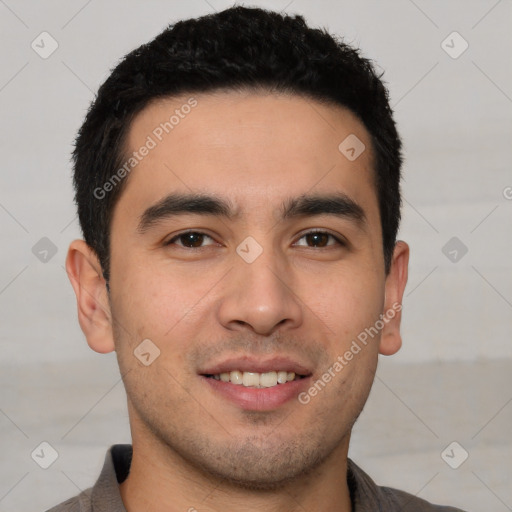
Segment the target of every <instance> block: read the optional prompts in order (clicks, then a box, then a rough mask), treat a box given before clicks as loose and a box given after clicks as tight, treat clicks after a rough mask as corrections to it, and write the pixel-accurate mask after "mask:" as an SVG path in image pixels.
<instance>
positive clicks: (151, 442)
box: [120, 432, 351, 512]
mask: <svg viewBox="0 0 512 512" xmlns="http://www.w3.org/2000/svg"><path fill="white" fill-rule="evenodd" d="M133 434H134V433H133V432H132V435H133ZM347 452H348V439H346V440H344V441H343V443H341V444H340V446H339V447H338V448H337V449H336V450H335V451H334V452H333V453H332V454H331V455H330V456H329V458H328V459H327V460H325V461H324V462H323V463H322V464H321V465H319V466H318V467H317V468H316V469H315V470H314V471H313V472H311V473H310V474H308V475H304V476H301V477H297V478H296V479H294V480H293V481H289V482H287V483H284V484H282V485H281V486H278V487H276V488H274V489H271V490H269V489H264V490H261V489H247V488H242V487H240V486H238V485H236V484H233V483H231V482H229V481H227V480H225V479H224V480H223V479H221V478H217V477H215V476H212V475H209V474H206V473H204V472H202V471H201V470H200V469H198V468H194V467H192V466H191V465H190V464H189V463H188V462H187V461H185V460H184V459H183V458H181V457H180V456H179V455H178V454H177V453H175V452H174V451H173V450H172V449H171V448H169V447H168V446H167V445H162V444H160V443H158V442H157V441H156V440H155V439H150V438H148V437H141V436H136V435H133V457H132V463H131V467H130V473H129V476H128V478H127V479H126V480H125V481H124V482H123V483H122V484H120V492H121V497H122V500H123V503H124V505H125V508H126V510H127V512H135V511H137V510H151V511H153V512H164V511H165V512H171V511H188V512H197V511H199V510H200V511H201V512H203V511H205V512H206V511H207V512H217V511H223V512H226V511H231V510H233V511H235V510H236V511H237V512H240V511H244V512H252V511H261V510H265V511H268V512H278V511H279V512H295V511H297V512H299V511H301V512H303V511H304V510H315V511H318V512H324V511H325V512H327V511H331V512H332V511H339V512H350V511H351V502H350V492H349V488H348V485H347V478H346V477H347Z"/></svg>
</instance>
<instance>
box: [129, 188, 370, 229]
mask: <svg viewBox="0 0 512 512" xmlns="http://www.w3.org/2000/svg"><path fill="white" fill-rule="evenodd" d="M280 212H281V218H280V220H289V219H292V218H299V217H311V216H320V215H334V216H336V217H339V218H342V219H345V220H349V221H352V222H355V223H356V224H358V226H359V227H361V228H364V227H365V225H366V224H367V217H366V214H365V212H364V209H363V208H362V207H361V206H360V205H359V204H358V203H356V202H355V201H354V200H353V199H351V198H350V197H348V196H347V195H346V194H343V193H332V194H314V195H302V196H299V197H294V198H289V199H287V200H285V202H284V203H283V204H282V205H281V210H280ZM187 214H195V215H207V216H216V217H222V218H225V219H227V220H233V219H235V218H238V217H239V216H240V211H239V210H237V209H236V208H235V207H234V206H233V204H232V203H231V202H230V201H228V200H226V199H223V198H220V197H216V196H211V195H205V194H178V193H174V194H169V195H168V196H166V197H164V198H163V199H162V200H160V201H159V202H158V203H156V204H154V205H152V206H150V207H149V208H147V209H146V210H145V211H144V213H143V214H142V215H141V216H140V221H139V225H138V228H137V230H138V231H139V233H144V232H146V231H148V230H149V229H150V228H151V227H153V226H154V225H156V224H158V223H159V222H161V221H163V220H166V219H169V218H172V217H175V216H178V215H187Z"/></svg>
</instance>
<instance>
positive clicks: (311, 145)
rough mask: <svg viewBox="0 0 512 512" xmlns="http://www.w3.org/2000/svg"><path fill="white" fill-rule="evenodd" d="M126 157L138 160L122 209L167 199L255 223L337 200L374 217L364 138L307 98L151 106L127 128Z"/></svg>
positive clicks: (355, 126)
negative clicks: (317, 198) (318, 197)
mask: <svg viewBox="0 0 512 512" xmlns="http://www.w3.org/2000/svg"><path fill="white" fill-rule="evenodd" d="M145 147H146V148H149V149H148V150H144V148H145ZM134 152H135V153H138V154H139V156H138V158H140V160H138V161H137V164H136V165H135V166H134V167H133V168H132V170H131V171H130V173H129V176H128V178H129V179H128V183H127V184H126V185H127V186H126V188H125V190H124V191H123V194H122V195H121V199H120V201H119V202H120V203H121V206H120V208H128V209H130V210H131V211H135V210H140V211H141V210H143V209H144V208H147V206H148V205H150V204H151V203H154V202H156V201H158V200H159V199H161V198H162V197H165V196H166V195H168V194H169V193H171V192H175V191H177V192H184V193H185V192H186V193H190V192H196V193H211V194H215V195H216V196H218V197H222V196H223V197H226V198H227V199H229V202H230V204H232V205H233V206H234V208H235V211H236V213H237V214H241V215H242V216H243V214H244V212H249V211H252V212H253V213H258V214H259V215H264V212H266V211H267V210H269V209H272V207H273V206H275V209H278V208H280V207H281V205H282V200H283V198H291V197H296V196H299V195H303V194H305V193H310V192H314V193H325V192H341V193H344V194H346V195H348V196H349V197H351V198H352V199H354V200H355V201H356V202H358V203H361V202H362V203H365V204H366V206H365V210H368V209H369V210H370V211H369V212H367V214H368V216H369V217H370V218H371V216H372V214H374V215H375V214H376V215H377V218H378V210H377V197H376V192H375V187H374V175H373V165H372V161H373V158H372V150H371V140H370V136H369V134H368V132H367V130H366V129H365V127H364V125H363V124H362V123H361V122H360V121H359V120H358V118H357V117H356V116H354V115H353V114H352V113H351V112H350V111H348V110H347V109H344V108H342V107H340V106H335V105H332V104H324V103H320V102H319V101H317V100H313V99H311V98H306V97H302V96H298V95H287V94H286V95H285V94H277V93H263V92H254V91H253V92H234V91H229V92H216V93H208V94H197V95H186V96H181V97H173V98H165V99H158V100H156V101H153V102H152V103H151V104H150V105H148V106H147V107H146V108H145V109H144V110H143V111H142V112H141V113H139V114H138V115H137V116H136V117H135V119H134V120H133V122H132V124H131V127H130V130H129V132H128V136H127V140H126V145H125V153H126V158H129V157H130V155H133V153H134ZM141 153H144V154H145V156H143V157H142V158H141V157H140V154H141ZM359 153H360V154H359ZM354 156H356V157H357V158H354ZM263 206H264V207H265V208H262V207H263Z"/></svg>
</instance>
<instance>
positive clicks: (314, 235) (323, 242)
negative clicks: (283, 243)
mask: <svg viewBox="0 0 512 512" xmlns="http://www.w3.org/2000/svg"><path fill="white" fill-rule="evenodd" d="M299 240H304V241H305V243H297V244H296V245H299V246H303V247H304V246H306V247H319V248H323V247H328V246H331V245H344V244H343V242H342V241H341V240H340V239H339V238H337V237H335V236H334V235H331V234H330V233H327V232H325V231H311V232H310V233H306V234H304V235H302V237H301V238H300V239H299Z"/></svg>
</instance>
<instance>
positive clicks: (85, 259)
mask: <svg viewBox="0 0 512 512" xmlns="http://www.w3.org/2000/svg"><path fill="white" fill-rule="evenodd" d="M66 272H67V273H68V277H69V280H70V281H71V285H72V286H73V289H74V290H75V295H76V301H77V306H78V321H79V323H80V327H81V328H82V331H83V333H84V334H85V337H86V338H87V343H88V344H89V346H90V347H91V348H92V349H93V350H95V351H96V352H100V353H103V354H104V353H107V352H112V351H113V350H114V349H115V346H114V337H113V332H112V321H111V319H112V315H111V311H110V303H109V299H108V292H107V286H106V282H105V279H104V277H103V272H102V271H101V265H100V263H99V260H98V257H97V256H96V253H95V252H94V251H93V250H92V249H91V248H90V247H89V246H88V245H87V244H86V243H85V241H84V240H74V241H73V242H72V243H71V245H70V246H69V250H68V255H67V258H66Z"/></svg>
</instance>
